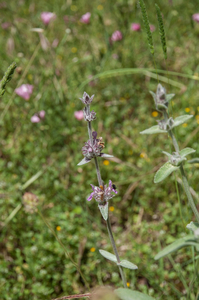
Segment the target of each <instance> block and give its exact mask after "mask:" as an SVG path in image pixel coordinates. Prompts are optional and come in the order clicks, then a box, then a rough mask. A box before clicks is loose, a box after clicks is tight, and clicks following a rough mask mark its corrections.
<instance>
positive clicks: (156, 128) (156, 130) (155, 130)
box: [140, 125, 167, 134]
mask: <svg viewBox="0 0 199 300" xmlns="http://www.w3.org/2000/svg"><path fill="white" fill-rule="evenodd" d="M165 132H167V131H166V130H162V129H160V128H159V125H155V126H152V127H150V128H148V129H145V130H144V131H141V132H140V134H154V133H165Z"/></svg>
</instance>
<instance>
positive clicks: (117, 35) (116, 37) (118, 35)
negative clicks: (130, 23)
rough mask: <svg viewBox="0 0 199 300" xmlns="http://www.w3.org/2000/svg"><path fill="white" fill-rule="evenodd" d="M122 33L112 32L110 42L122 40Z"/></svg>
mask: <svg viewBox="0 0 199 300" xmlns="http://www.w3.org/2000/svg"><path fill="white" fill-rule="evenodd" d="M122 38H123V37H122V33H121V31H119V30H116V31H115V32H113V34H112V36H111V41H112V42H116V41H121V40H122Z"/></svg>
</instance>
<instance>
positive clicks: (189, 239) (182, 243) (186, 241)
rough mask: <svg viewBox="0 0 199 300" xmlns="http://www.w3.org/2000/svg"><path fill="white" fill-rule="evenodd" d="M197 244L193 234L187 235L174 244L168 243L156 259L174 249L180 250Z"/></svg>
mask: <svg viewBox="0 0 199 300" xmlns="http://www.w3.org/2000/svg"><path fill="white" fill-rule="evenodd" d="M190 245H192V246H196V245H197V244H196V243H195V239H194V236H193V235H187V236H185V237H183V238H181V239H178V240H176V241H175V242H173V243H172V244H170V245H168V246H167V247H165V248H164V249H163V250H162V251H160V252H159V253H158V254H157V255H156V256H155V260H157V259H160V258H162V257H164V256H166V255H168V254H170V253H172V252H174V251H177V250H179V249H180V248H182V247H187V246H190Z"/></svg>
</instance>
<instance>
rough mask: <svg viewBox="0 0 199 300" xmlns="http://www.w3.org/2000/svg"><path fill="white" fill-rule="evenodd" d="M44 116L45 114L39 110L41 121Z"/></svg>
mask: <svg viewBox="0 0 199 300" xmlns="http://www.w3.org/2000/svg"><path fill="white" fill-rule="evenodd" d="M45 114H46V112H45V110H41V111H40V112H39V116H40V118H41V119H44V118H45Z"/></svg>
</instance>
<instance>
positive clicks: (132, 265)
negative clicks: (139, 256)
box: [117, 259, 138, 270]
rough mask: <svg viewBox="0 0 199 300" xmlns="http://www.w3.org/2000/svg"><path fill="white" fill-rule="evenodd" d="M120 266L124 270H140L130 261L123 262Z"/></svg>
mask: <svg viewBox="0 0 199 300" xmlns="http://www.w3.org/2000/svg"><path fill="white" fill-rule="evenodd" d="M117 265H118V266H122V267H124V268H127V269H131V270H136V269H138V267H137V266H136V265H134V264H133V263H131V262H130V261H128V260H125V259H124V260H122V261H121V262H120V263H119V264H117Z"/></svg>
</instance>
